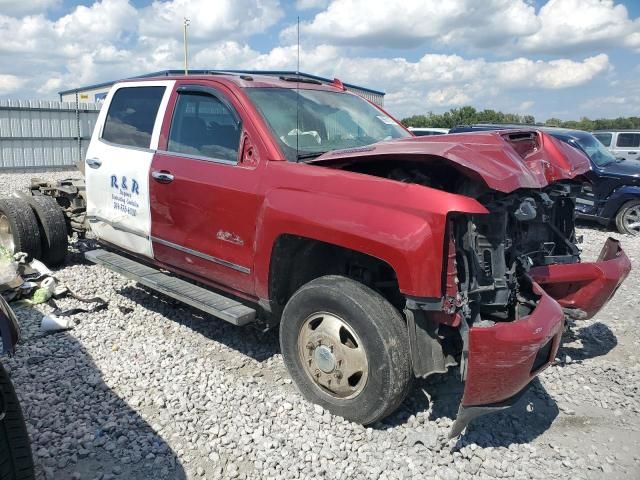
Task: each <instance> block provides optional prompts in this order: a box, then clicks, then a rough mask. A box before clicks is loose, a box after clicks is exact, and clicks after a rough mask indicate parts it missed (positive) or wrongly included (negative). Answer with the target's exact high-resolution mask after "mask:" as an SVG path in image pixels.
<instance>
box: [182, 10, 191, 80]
mask: <svg viewBox="0 0 640 480" xmlns="http://www.w3.org/2000/svg"><path fill="white" fill-rule="evenodd" d="M189 23H191V20H189V19H188V18H187V17H184V25H183V31H184V74H185V75H188V74H189V41H188V39H187V27H188V26H189Z"/></svg>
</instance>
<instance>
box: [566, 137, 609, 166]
mask: <svg viewBox="0 0 640 480" xmlns="http://www.w3.org/2000/svg"><path fill="white" fill-rule="evenodd" d="M576 142H578V145H580V146H581V147H582V149H583V150H584V151H585V152H586V153H587V155H589V158H590V159H591V161H592V162H593V163H595V164H596V165H598V166H599V167H601V166H603V165H606V164H608V163H612V162H615V161H616V157H615V156H614V155H613V154H612V153H611V152H610V151H609V150H607V148H606V147H605V146H604V145H602V143H600V142H599V141H598V139H597V138H596V137H594V136H593V135H591V134H586V135H580V136H577V137H576Z"/></svg>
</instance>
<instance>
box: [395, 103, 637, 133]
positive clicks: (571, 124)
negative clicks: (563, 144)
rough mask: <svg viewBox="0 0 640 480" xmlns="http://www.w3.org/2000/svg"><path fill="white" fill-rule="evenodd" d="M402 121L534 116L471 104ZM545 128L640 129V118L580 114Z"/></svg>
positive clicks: (428, 123) (447, 123) (419, 123)
mask: <svg viewBox="0 0 640 480" xmlns="http://www.w3.org/2000/svg"><path fill="white" fill-rule="evenodd" d="M402 123H403V124H404V125H405V126H407V127H423V128H424V127H440V128H453V127H455V126H458V125H471V124H474V123H520V124H525V125H534V124H535V123H536V119H535V117H534V116H533V115H520V114H517V113H504V112H500V111H496V110H491V109H485V110H482V111H478V110H476V109H475V108H474V107H472V106H470V105H466V106H464V107H460V108H452V109H451V110H449V111H448V112H444V113H433V112H427V113H426V114H424V115H413V116H411V117H407V118H403V119H402ZM544 125H545V126H548V127H564V128H575V129H578V130H586V131H592V130H607V129H624V128H638V129H640V117H618V118H599V119H597V120H592V119H590V118H588V117H582V118H581V119H580V120H560V119H559V118H554V117H552V118H549V119H547V120H546V121H545V122H544Z"/></svg>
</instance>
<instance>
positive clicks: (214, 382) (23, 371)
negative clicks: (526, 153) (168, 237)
mask: <svg viewBox="0 0 640 480" xmlns="http://www.w3.org/2000/svg"><path fill="white" fill-rule="evenodd" d="M65 173H66V172H57V173H55V174H52V175H49V178H52V177H54V176H55V177H57V178H61V177H64V176H65ZM39 175H42V174H39ZM31 176H32V175H29V174H26V175H25V174H10V175H9V174H5V175H0V192H2V193H4V194H7V193H9V192H10V191H11V190H12V189H14V188H16V187H17V186H18V185H23V184H25V183H26V182H27V181H28V179H29V178H30V177H31ZM580 233H581V234H583V235H584V238H585V243H584V245H583V247H584V257H585V260H588V259H593V258H595V257H596V256H597V254H598V251H599V249H600V247H601V245H602V244H603V242H604V241H605V239H606V238H607V236H609V235H611V236H613V237H620V235H618V234H617V233H614V232H608V231H605V230H602V229H593V228H581V229H580ZM621 240H622V244H623V247H624V248H625V250H626V252H627V254H628V255H629V256H630V257H631V258H632V262H633V265H634V270H633V271H632V273H631V276H630V277H629V278H628V279H627V281H626V283H625V284H624V285H623V286H622V287H621V288H620V289H619V291H618V292H617V294H616V296H615V298H614V299H613V300H612V301H611V302H610V303H609V305H608V306H607V307H606V308H605V309H604V310H603V311H602V312H601V313H600V314H599V315H597V316H596V317H595V318H594V319H592V320H589V321H583V322H577V323H576V326H575V327H574V328H573V331H572V333H568V334H566V335H565V338H564V346H563V347H562V349H561V351H560V353H559V358H560V361H558V362H556V364H555V365H553V366H552V367H550V368H549V369H548V370H547V371H545V372H544V373H543V374H542V375H541V377H540V379H539V380H536V381H535V382H534V387H533V388H532V389H531V390H530V391H529V392H528V393H527V394H526V396H525V397H524V398H523V400H522V401H521V402H520V403H519V404H518V405H517V406H516V407H514V408H513V409H511V410H508V411H506V412H503V413H498V414H495V415H491V416H486V417H483V418H480V419H478V420H476V421H475V422H474V423H473V424H472V426H471V427H470V428H468V430H467V432H466V434H465V435H463V436H462V437H461V438H460V439H459V440H458V441H457V442H452V443H447V442H446V441H445V438H446V434H447V433H448V429H449V427H450V426H451V423H452V421H453V420H452V418H453V417H454V415H455V412H456V409H457V403H458V400H459V398H460V395H461V384H460V382H459V381H458V380H457V379H456V372H451V373H450V374H448V375H443V376H440V377H438V378H434V379H430V380H428V381H419V382H417V385H416V388H415V390H414V391H413V393H412V395H411V396H410V397H409V398H408V399H407V401H406V402H405V403H404V404H403V406H402V407H401V408H400V410H399V411H398V412H396V413H395V414H394V415H393V416H391V417H390V418H388V419H387V420H385V421H384V422H382V423H380V424H378V425H375V427H374V428H364V427H362V426H359V425H355V424H352V423H349V422H347V421H345V420H342V419H341V418H337V417H333V416H331V415H330V414H328V413H327V412H324V411H323V410H322V409H321V408H320V407H317V406H313V405H311V404H309V403H307V402H306V401H305V400H303V399H302V397H301V396H300V395H299V394H298V393H297V391H296V389H295V388H294V386H293V385H292V384H291V381H290V379H289V377H288V375H287V372H286V371H285V368H284V365H283V362H282V357H281V355H280V353H279V347H278V341H277V334H276V333H275V332H269V333H259V332H257V331H255V330H254V329H252V328H251V327H247V328H237V327H233V326H231V325H228V324H226V323H225V322H223V321H220V320H216V319H214V318H210V317H207V316H206V315H203V314H201V313H199V312H197V311H195V310H193V309H190V308H188V307H186V306H183V305H180V304H178V303H175V302H173V301H170V300H167V299H165V298H159V297H158V296H155V295H153V294H152V293H150V292H148V291H146V290H144V289H142V288H140V287H139V286H137V285H136V284H135V283H134V282H131V281H128V280H126V279H124V278H122V277H119V276H118V275H116V274H114V273H111V272H109V271H107V270H105V269H103V268H102V267H99V266H94V265H90V264H87V263H86V262H84V260H83V258H82V254H81V250H83V249H88V248H92V245H91V242H90V241H84V242H76V243H75V244H74V245H73V247H72V249H73V251H72V253H71V254H70V255H69V256H68V258H67V264H66V265H65V266H64V267H63V268H61V269H59V271H57V272H56V275H57V277H58V278H59V279H60V280H61V281H62V282H63V283H65V284H66V285H68V286H69V287H70V288H71V289H73V290H75V291H76V292H78V293H79V294H82V295H95V294H100V295H103V296H104V297H106V298H108V299H109V300H110V303H109V308H108V309H107V310H105V311H102V312H98V313H94V314H78V315H76V317H75V318H76V320H77V326H76V327H75V329H73V330H71V331H69V332H65V333H59V334H54V335H49V336H45V337H43V336H41V335H40V333H39V322H40V319H41V317H42V315H43V314H44V313H46V312H48V311H49V310H50V309H49V307H46V306H39V307H35V308H26V307H20V308H16V313H17V315H18V318H19V320H20V323H21V326H22V329H23V335H24V337H23V341H22V343H21V344H20V345H19V346H18V351H17V355H16V357H15V358H12V359H7V358H3V359H2V361H3V363H5V364H6V365H8V367H9V368H10V371H11V374H12V377H13V381H14V383H15V386H16V389H17V391H18V394H19V396H20V399H21V401H22V406H23V409H24V412H25V416H26V418H27V422H28V426H29V432H30V435H31V439H32V442H33V451H34V456H35V461H36V465H37V470H38V475H39V477H40V478H51V479H56V480H58V479H61V480H64V479H67V478H73V479H79V478H82V479H85V478H86V479H93V478H96V479H110V478H123V479H147V478H151V477H153V478H156V479H184V478H194V479H196V478H197V479H202V478H207V479H218V478H280V479H290V478H340V479H343V478H344V479H346V478H367V479H369V478H386V479H409V478H439V479H442V480H455V479H470V478H481V479H488V478H515V479H530V478H534V479H537V478H540V479H543V478H544V479H548V478H573V479H599V478H603V477H606V478H615V479H625V478H628V479H637V478H640V467H639V465H640V396H639V386H640V362H639V361H638V360H639V353H638V352H639V348H640V335H639V334H638V323H639V321H640V299H639V297H638V295H637V292H638V283H639V282H640V238H630V237H623V238H622V239H621ZM61 303H63V304H64V305H65V306H66V305H73V301H71V300H66V301H63V302H61Z"/></svg>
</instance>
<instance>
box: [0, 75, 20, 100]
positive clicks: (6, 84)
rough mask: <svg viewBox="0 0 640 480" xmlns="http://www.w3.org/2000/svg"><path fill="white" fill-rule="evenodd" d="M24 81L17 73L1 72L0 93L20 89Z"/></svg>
mask: <svg viewBox="0 0 640 480" xmlns="http://www.w3.org/2000/svg"><path fill="white" fill-rule="evenodd" d="M23 83H24V81H23V80H22V79H21V78H19V77H17V76H15V75H6V74H0V95H6V94H8V93H11V92H15V91H16V90H18V89H19V88H20V87H21V86H22V84H23Z"/></svg>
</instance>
